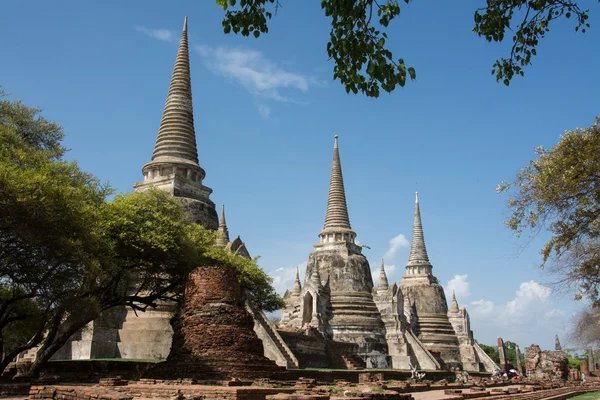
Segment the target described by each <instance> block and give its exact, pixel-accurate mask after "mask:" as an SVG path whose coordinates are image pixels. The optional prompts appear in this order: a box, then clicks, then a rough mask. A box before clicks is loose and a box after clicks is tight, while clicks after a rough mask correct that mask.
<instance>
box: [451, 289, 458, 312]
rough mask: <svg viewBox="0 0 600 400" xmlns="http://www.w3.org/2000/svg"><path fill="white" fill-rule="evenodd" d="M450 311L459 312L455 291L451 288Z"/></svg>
mask: <svg viewBox="0 0 600 400" xmlns="http://www.w3.org/2000/svg"><path fill="white" fill-rule="evenodd" d="M450 311H451V312H459V311H460V309H459V308H458V301H456V292H455V291H454V289H452V306H451V307H450Z"/></svg>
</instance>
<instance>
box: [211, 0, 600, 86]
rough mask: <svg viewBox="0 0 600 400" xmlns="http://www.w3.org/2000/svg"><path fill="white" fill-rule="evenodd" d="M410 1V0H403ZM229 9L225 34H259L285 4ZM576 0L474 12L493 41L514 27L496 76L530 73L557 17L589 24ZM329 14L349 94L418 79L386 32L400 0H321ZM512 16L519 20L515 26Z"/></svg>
mask: <svg viewBox="0 0 600 400" xmlns="http://www.w3.org/2000/svg"><path fill="white" fill-rule="evenodd" d="M403 1H404V3H406V4H408V3H410V1H411V0H403ZM599 1H600V0H599ZM216 3H217V5H218V6H219V7H221V8H223V10H225V17H224V18H223V32H224V33H226V34H229V33H231V32H233V33H235V34H242V35H243V36H250V35H252V36H254V37H255V38H258V37H260V35H261V34H263V33H268V32H269V28H268V21H269V20H270V19H271V18H272V17H273V16H274V15H276V14H277V11H278V10H279V9H280V7H281V3H280V2H279V1H278V0H239V1H238V0H216ZM578 3H579V2H578V1H576V0H487V6H486V7H483V8H479V9H477V10H476V11H475V15H474V22H475V26H474V28H473V32H475V33H476V34H477V35H479V36H483V37H484V38H485V39H486V40H487V41H488V42H492V41H494V42H502V41H503V40H504V36H505V34H506V31H507V30H510V31H514V35H513V38H512V41H513V46H512V48H511V52H510V56H509V57H508V58H501V59H499V60H497V61H496V62H495V63H494V67H493V69H492V75H495V76H496V80H497V81H498V82H503V83H504V84H505V85H509V84H510V81H511V79H512V78H513V77H514V75H521V76H523V75H524V74H525V67H526V66H528V65H530V64H531V59H532V57H533V56H535V55H536V48H537V46H538V44H539V42H540V40H541V39H543V38H544V37H545V36H546V33H548V32H549V31H550V23H551V22H552V21H554V20H557V19H561V18H565V19H570V18H573V20H575V22H576V25H575V30H576V31H581V32H583V33H585V31H586V28H589V27H590V24H589V22H588V19H589V12H588V10H582V9H581V8H580V7H579V5H578ZM321 8H322V9H323V11H324V12H325V16H326V17H328V18H331V32H330V34H329V42H328V43H327V47H326V48H327V55H328V56H329V57H330V59H333V61H334V67H333V79H334V80H338V81H340V83H342V84H343V85H344V87H345V89H346V92H347V93H349V92H352V93H354V94H357V93H358V92H361V93H363V94H365V95H366V96H368V97H378V96H379V94H380V89H383V90H385V91H386V92H391V91H393V90H394V89H395V88H396V87H397V86H400V87H404V85H405V84H406V80H407V78H410V79H412V80H415V79H416V76H417V75H416V71H415V69H414V68H413V67H407V66H406V63H405V61H404V59H402V58H395V57H394V56H393V54H392V52H391V51H390V50H389V43H388V36H387V33H386V32H385V30H386V29H387V28H388V26H389V25H390V23H391V22H392V21H393V20H394V19H396V18H397V17H399V16H400V1H399V0H381V1H377V0H322V1H321ZM513 20H517V21H518V22H517V23H516V24H513Z"/></svg>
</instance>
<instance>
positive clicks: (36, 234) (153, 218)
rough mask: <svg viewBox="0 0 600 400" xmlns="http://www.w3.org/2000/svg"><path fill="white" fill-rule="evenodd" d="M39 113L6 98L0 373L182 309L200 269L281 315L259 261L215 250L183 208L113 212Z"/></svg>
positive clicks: (162, 200) (0, 151)
mask: <svg viewBox="0 0 600 400" xmlns="http://www.w3.org/2000/svg"><path fill="white" fill-rule="evenodd" d="M39 112H40V111H39V110H38V109H32V108H28V107H26V106H24V105H23V104H21V103H20V102H19V101H8V100H6V99H4V98H2V97H0V354H2V355H3V357H2V359H1V360H0V370H3V369H4V368H5V366H6V365H7V364H8V362H10V361H11V360H12V359H13V358H14V357H15V356H16V355H17V354H18V353H20V352H21V351H24V350H27V349H29V348H32V347H35V346H38V345H39V346H40V349H39V351H38V353H37V359H36V361H35V362H34V366H33V367H32V368H33V369H34V370H35V368H39V365H40V364H41V363H43V362H44V361H46V360H47V359H49V357H50V356H52V354H54V353H55V352H56V351H57V350H58V349H60V347H62V345H64V344H65V343H66V341H67V340H68V339H69V337H71V336H72V335H73V334H74V333H75V332H77V331H78V330H79V329H81V328H83V327H84V326H85V325H86V324H87V323H88V322H90V321H92V320H93V319H95V318H97V317H98V316H100V314H101V313H103V312H104V311H107V310H109V309H111V308H113V307H116V306H128V307H132V308H134V309H137V310H141V311H143V310H145V309H146V308H148V307H153V306H155V305H156V304H157V302H158V301H160V300H169V299H170V300H177V299H178V298H179V296H180V295H181V288H182V284H183V282H184V281H185V279H186V277H187V274H188V273H189V272H190V271H191V270H192V269H194V268H196V267H198V266H201V265H218V266H222V267H223V268H232V269H234V270H235V271H236V273H237V275H238V277H239V281H240V283H241V285H242V286H243V287H244V288H245V289H247V290H246V292H247V293H248V294H249V296H250V297H251V300H252V301H253V302H254V303H255V304H256V305H257V306H259V307H263V308H264V309H266V310H269V311H271V310H275V309H278V308H280V307H281V306H282V300H281V298H280V297H279V296H278V295H277V294H276V293H275V291H274V289H273V287H272V286H271V282H272V281H271V279H270V278H269V277H268V276H267V275H266V274H265V273H264V271H262V269H260V267H259V266H258V265H257V263H256V260H247V259H244V258H242V257H239V256H236V255H233V254H231V253H229V252H226V251H225V250H224V249H218V248H216V247H214V246H213V244H214V241H215V238H216V233H215V232H212V231H209V230H207V229H205V228H203V227H202V226H200V225H197V224H195V223H193V222H191V221H190V220H189V219H188V218H187V217H186V215H185V213H184V211H183V207H182V205H181V203H180V202H179V201H178V200H177V199H176V198H173V197H172V196H170V195H168V194H167V193H165V192H163V191H160V190H158V189H153V190H147V191H144V192H136V193H130V194H119V195H117V196H116V197H115V198H114V199H113V200H112V201H107V196H108V195H109V194H111V193H112V189H111V188H110V187H108V186H106V185H103V184H102V183H101V182H100V181H99V180H98V179H97V178H96V177H94V176H93V175H91V174H88V173H86V172H84V171H82V170H81V169H80V168H79V167H78V165H77V163H76V162H74V161H66V160H64V159H63V155H64V153H65V149H64V147H62V138H63V132H62V129H61V128H60V126H58V125H56V124H55V123H53V122H50V121H47V120H45V119H44V118H43V117H41V116H40V115H39Z"/></svg>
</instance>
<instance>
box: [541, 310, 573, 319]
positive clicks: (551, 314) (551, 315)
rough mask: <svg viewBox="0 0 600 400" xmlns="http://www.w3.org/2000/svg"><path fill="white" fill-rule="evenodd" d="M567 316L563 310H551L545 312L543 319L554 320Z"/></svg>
mask: <svg viewBox="0 0 600 400" xmlns="http://www.w3.org/2000/svg"><path fill="white" fill-rule="evenodd" d="M565 315H567V314H566V313H565V312H564V311H563V310H559V309H558V308H553V309H552V310H550V311H548V312H546V313H545V314H544V317H546V318H556V317H564V316H565Z"/></svg>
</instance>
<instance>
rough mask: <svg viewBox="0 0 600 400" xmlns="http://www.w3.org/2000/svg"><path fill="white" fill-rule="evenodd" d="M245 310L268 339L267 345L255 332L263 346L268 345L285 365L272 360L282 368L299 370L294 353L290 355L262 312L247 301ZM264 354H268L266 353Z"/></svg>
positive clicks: (288, 349) (262, 337)
mask: <svg viewBox="0 0 600 400" xmlns="http://www.w3.org/2000/svg"><path fill="white" fill-rule="evenodd" d="M246 309H247V310H248V312H249V313H250V315H252V317H253V318H254V322H255V324H257V325H258V326H259V327H260V329H261V330H262V331H263V332H264V333H266V335H267V336H268V338H269V339H268V342H269V343H265V337H264V335H260V333H259V332H257V334H258V335H259V337H260V338H261V339H262V340H263V346H269V344H271V345H272V346H271V349H270V350H272V351H273V350H274V351H275V353H276V354H277V356H278V357H277V358H278V359H279V360H283V364H285V365H281V362H278V361H279V360H274V361H275V362H277V364H278V365H281V366H284V367H286V368H287V369H296V368H299V363H298V360H297V359H296V356H294V353H292V351H291V350H290V348H289V347H288V345H287V344H286V343H285V342H284V340H283V339H282V338H281V336H280V335H279V333H277V329H276V328H275V326H274V325H273V323H272V322H271V321H269V319H268V318H267V316H266V315H265V313H264V312H262V310H259V309H258V308H256V307H255V306H253V305H252V304H250V302H248V301H246ZM256 330H257V329H256V328H255V331H256ZM273 346H274V347H275V349H273V348H272V347H273ZM265 353H268V351H267V352H265ZM265 355H267V354H265Z"/></svg>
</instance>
